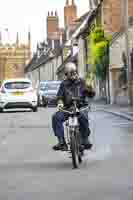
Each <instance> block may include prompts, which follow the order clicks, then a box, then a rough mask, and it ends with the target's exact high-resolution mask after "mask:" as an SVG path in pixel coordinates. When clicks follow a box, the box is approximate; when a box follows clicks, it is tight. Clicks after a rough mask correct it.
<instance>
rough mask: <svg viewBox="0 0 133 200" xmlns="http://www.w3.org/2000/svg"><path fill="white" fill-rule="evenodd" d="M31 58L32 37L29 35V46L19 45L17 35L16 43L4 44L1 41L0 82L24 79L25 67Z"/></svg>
mask: <svg viewBox="0 0 133 200" xmlns="http://www.w3.org/2000/svg"><path fill="white" fill-rule="evenodd" d="M30 58H31V36H30V32H29V33H28V42H27V44H21V43H19V35H18V33H17V36H16V43H14V44H9V43H6V44H3V42H2V39H1V41H0V81H2V80H4V79H7V78H18V77H24V67H25V65H26V64H27V63H28V62H29V60H30Z"/></svg>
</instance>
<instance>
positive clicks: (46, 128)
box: [0, 108, 133, 200]
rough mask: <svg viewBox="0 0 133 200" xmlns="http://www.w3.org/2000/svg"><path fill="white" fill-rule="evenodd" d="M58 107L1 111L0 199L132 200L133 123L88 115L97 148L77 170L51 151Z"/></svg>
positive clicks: (100, 114)
mask: <svg viewBox="0 0 133 200" xmlns="http://www.w3.org/2000/svg"><path fill="white" fill-rule="evenodd" d="M54 110H55V109H54V108H48V109H45V108H40V109H39V111H38V112H37V113H33V112H27V111H26V112H5V113H2V114H0V200H44V199H45V200H53V199H57V200H68V199H69V200H81V199H82V200H88V199H91V200H119V199H120V200H132V199H133V122H130V121H128V120H125V119H122V118H119V117H116V116H113V115H111V114H108V113H104V112H101V111H97V112H92V113H90V117H91V119H92V121H91V129H92V135H91V140H92V141H93V143H94V148H93V150H92V151H86V152H85V156H84V161H83V164H82V165H81V166H80V169H77V170H73V169H72V164H71V159H70V158H69V155H68V154H66V153H63V152H54V151H52V145H53V144H55V142H56V139H55V138H54V137H53V134H52V130H51V115H52V113H53V112H54Z"/></svg>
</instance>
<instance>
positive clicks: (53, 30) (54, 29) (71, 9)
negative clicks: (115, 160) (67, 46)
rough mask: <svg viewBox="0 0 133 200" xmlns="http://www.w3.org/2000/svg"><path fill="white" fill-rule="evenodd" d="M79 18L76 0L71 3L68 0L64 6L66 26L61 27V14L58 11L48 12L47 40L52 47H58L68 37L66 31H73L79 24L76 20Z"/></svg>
mask: <svg viewBox="0 0 133 200" xmlns="http://www.w3.org/2000/svg"><path fill="white" fill-rule="evenodd" d="M76 19H77V6H76V5H75V2H74V0H72V1H71V4H70V3H69V0H66V4H65V6H64V27H65V28H60V27H59V16H58V14H57V12H53V11H52V12H48V16H47V41H48V45H49V46H51V47H58V46H59V45H60V44H62V42H63V41H65V39H66V31H67V30H69V32H71V31H73V30H74V28H75V27H76V25H77V22H75V20H76Z"/></svg>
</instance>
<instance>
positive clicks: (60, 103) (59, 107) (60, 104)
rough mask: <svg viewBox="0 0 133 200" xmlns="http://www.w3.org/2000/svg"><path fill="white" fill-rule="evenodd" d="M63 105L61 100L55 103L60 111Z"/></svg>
mask: <svg viewBox="0 0 133 200" xmlns="http://www.w3.org/2000/svg"><path fill="white" fill-rule="evenodd" d="M63 107H64V103H63V102H62V101H59V102H58V105H57V109H58V110H59V111H60V110H61V109H63Z"/></svg>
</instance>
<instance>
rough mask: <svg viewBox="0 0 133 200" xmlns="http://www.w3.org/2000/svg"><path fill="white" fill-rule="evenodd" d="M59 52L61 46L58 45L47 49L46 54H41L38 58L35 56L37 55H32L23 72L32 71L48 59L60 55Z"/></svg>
mask: <svg viewBox="0 0 133 200" xmlns="http://www.w3.org/2000/svg"><path fill="white" fill-rule="evenodd" d="M61 52H62V47H59V48H56V49H54V50H52V51H51V49H49V51H48V52H47V54H44V55H41V56H40V57H39V58H37V55H34V56H33V58H32V59H31V61H30V63H29V64H28V65H27V66H26V68H25V72H28V71H33V70H34V69H36V68H38V67H39V66H40V65H42V64H45V63H46V62H48V61H49V60H51V59H53V58H55V57H58V56H59V55H61Z"/></svg>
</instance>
